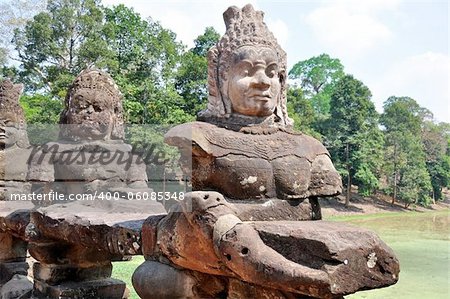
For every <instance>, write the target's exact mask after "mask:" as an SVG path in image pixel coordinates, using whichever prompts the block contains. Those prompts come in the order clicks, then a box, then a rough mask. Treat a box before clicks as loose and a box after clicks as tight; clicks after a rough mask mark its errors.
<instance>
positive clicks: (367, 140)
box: [325, 75, 383, 206]
mask: <svg viewBox="0 0 450 299" xmlns="http://www.w3.org/2000/svg"><path fill="white" fill-rule="evenodd" d="M370 98H371V92H370V90H369V89H368V88H367V87H366V86H365V85H364V84H363V83H362V82H361V81H359V80H357V79H355V78H353V76H351V75H345V76H344V77H342V78H341V79H340V80H339V81H338V82H337V83H336V86H335V88H334V91H333V93H332V94H331V102H330V103H331V110H330V118H329V119H328V121H327V122H326V131H325V139H326V143H327V145H328V146H329V149H330V153H331V156H332V159H333V160H334V162H335V165H336V168H337V169H338V171H339V172H340V173H341V175H342V176H343V177H344V178H345V182H344V185H345V186H346V188H347V194H346V201H345V204H346V205H347V206H348V204H349V201H350V192H351V185H352V183H356V184H357V185H358V186H359V187H360V191H361V192H362V193H364V194H369V193H371V192H373V191H374V190H375V189H376V188H377V187H378V175H379V167H380V165H381V160H380V159H381V156H382V155H381V153H380V152H381V149H382V141H383V139H382V134H381V132H380V130H379V129H378V114H377V112H376V110H375V106H374V104H373V103H372V102H371V101H370Z"/></svg>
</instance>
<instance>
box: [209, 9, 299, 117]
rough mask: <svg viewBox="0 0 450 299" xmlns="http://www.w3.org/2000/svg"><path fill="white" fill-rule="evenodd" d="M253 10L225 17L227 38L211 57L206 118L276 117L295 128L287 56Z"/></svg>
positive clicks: (228, 11)
mask: <svg viewBox="0 0 450 299" xmlns="http://www.w3.org/2000/svg"><path fill="white" fill-rule="evenodd" d="M263 17H264V14H263V12H261V11H255V10H254V8H253V7H252V6H251V5H246V6H245V7H243V8H242V9H239V8H237V7H235V6H233V7H230V8H229V9H228V10H227V11H225V13H224V21H225V25H226V32H225V35H224V36H223V37H222V38H221V39H220V41H219V42H218V44H217V45H216V46H215V47H213V48H211V49H210V51H209V52H208V88H209V97H208V107H207V109H206V110H204V111H202V112H201V113H200V115H202V117H203V118H208V117H213V118H228V117H230V116H234V117H236V116H237V117H244V118H245V117H252V118H273V122H274V123H278V125H281V126H289V125H292V120H291V119H290V118H289V117H288V115H287V109H286V53H285V52H284V51H283V49H281V47H280V45H279V44H278V43H277V40H276V39H275V37H274V36H273V34H272V33H271V32H270V31H269V30H268V28H267V26H266V24H265V23H264V21H263Z"/></svg>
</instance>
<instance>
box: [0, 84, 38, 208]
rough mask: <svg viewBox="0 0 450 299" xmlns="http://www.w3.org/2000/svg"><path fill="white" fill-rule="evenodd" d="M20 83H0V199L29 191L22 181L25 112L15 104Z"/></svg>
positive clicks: (24, 171) (26, 153) (25, 148)
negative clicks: (0, 187) (0, 186)
mask: <svg viewBox="0 0 450 299" xmlns="http://www.w3.org/2000/svg"><path fill="white" fill-rule="evenodd" d="M22 89H23V85H22V84H13V83H12V82H11V81H10V80H8V79H6V80H3V81H1V82H0V149H1V150H0V182H1V183H2V186H3V187H2V190H1V192H0V200H5V199H9V197H10V196H9V195H10V194H24V193H27V192H29V190H30V184H28V183H27V182H26V176H27V171H28V164H27V160H28V157H29V154H30V152H31V149H29V143H28V135H27V131H26V124H25V115H24V113H23V109H22V107H20V105H19V97H20V94H21V93H22Z"/></svg>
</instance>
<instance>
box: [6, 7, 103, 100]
mask: <svg viewBox="0 0 450 299" xmlns="http://www.w3.org/2000/svg"><path fill="white" fill-rule="evenodd" d="M102 22H103V13H102V9H101V7H100V4H99V0H49V1H48V4H47V11H45V12H41V13H39V14H37V15H36V16H34V18H33V20H31V21H28V22H27V24H26V26H25V27H24V28H23V29H17V30H15V33H14V38H13V42H14V45H15V49H16V50H17V52H18V60H19V61H20V62H21V68H22V72H21V77H22V79H23V80H22V81H23V82H24V83H25V85H26V89H27V90H30V91H37V90H42V89H44V90H46V91H48V92H50V93H51V94H52V95H54V96H57V97H59V98H63V97H64V96H65V93H66V90H67V86H68V85H69V84H70V83H71V81H72V80H73V79H74V77H75V76H76V75H77V74H78V73H79V72H80V71H81V70H82V69H83V68H85V67H87V66H90V65H94V64H96V65H97V66H99V67H101V66H102V64H101V59H102V58H103V57H104V55H105V53H107V51H106V49H107V43H106V41H105V40H104V39H102V38H101V34H100V33H101V29H102Z"/></svg>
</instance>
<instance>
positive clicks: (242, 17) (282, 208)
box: [133, 5, 399, 298]
mask: <svg viewBox="0 0 450 299" xmlns="http://www.w3.org/2000/svg"><path fill="white" fill-rule="evenodd" d="M224 20H225V24H226V33H225V35H224V36H223V37H222V39H221V40H220V41H219V42H218V44H217V46H216V47H213V48H212V49H211V50H210V51H209V52H208V63H209V67H208V87H209V101H208V107H207V109H206V110H205V111H202V112H201V113H200V114H199V117H198V120H199V121H198V122H193V123H188V124H183V125H180V126H177V127H175V128H173V129H172V130H170V131H169V132H168V133H167V134H166V136H165V140H166V142H167V143H168V144H170V145H174V146H176V147H178V148H179V150H180V153H181V160H180V162H181V164H182V168H183V170H184V172H185V173H186V174H188V175H190V177H191V182H192V187H193V190H195V191H194V192H192V193H190V194H188V195H187V197H186V199H185V200H184V201H181V202H180V203H179V205H178V206H174V207H173V209H172V210H171V211H169V213H168V215H167V216H154V217H149V218H148V219H147V220H146V222H145V223H144V225H143V229H142V246H143V254H144V256H145V258H146V262H144V264H142V265H141V266H140V267H139V268H138V269H137V270H136V272H135V273H134V275H133V285H134V287H135V289H136V291H137V292H138V294H139V295H140V296H141V298H306V297H301V296H307V298H342V296H343V295H345V294H350V293H353V292H356V291H358V290H363V289H368V288H377V287H383V286H387V285H390V284H393V283H395V282H396V281H397V280H398V272H399V266H398V261H397V259H396V258H395V256H394V254H393V252H392V251H391V250H390V249H389V248H388V247H387V246H386V245H385V244H384V243H383V242H382V241H381V240H380V239H379V238H378V237H377V236H376V235H375V234H374V233H372V232H370V231H367V230H363V229H359V228H355V227H351V226H347V225H342V224H336V223H327V222H324V221H299V220H319V219H321V214H320V206H319V203H318V200H317V197H325V196H333V195H336V194H338V193H340V191H341V179H340V176H339V175H338V173H337V171H336V170H335V168H334V166H333V164H332V163H331V160H330V156H329V153H328V151H327V150H326V149H325V148H324V146H323V145H322V144H321V143H320V142H319V141H317V140H315V139H314V138H312V137H310V136H307V135H304V134H301V133H295V132H293V131H292V130H291V126H292V120H291V119H290V118H289V117H288V115H287V110H286V54H285V52H284V51H283V50H282V49H281V48H280V46H279V45H278V43H277V41H276V39H275V38H274V36H273V35H272V33H271V32H270V31H269V30H268V29H267V27H266V25H265V23H264V22H263V13H262V12H260V11H255V10H254V9H253V7H252V6H251V5H247V6H245V7H244V8H242V9H239V8H237V7H230V8H229V9H228V10H227V11H226V12H225V13H224Z"/></svg>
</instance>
